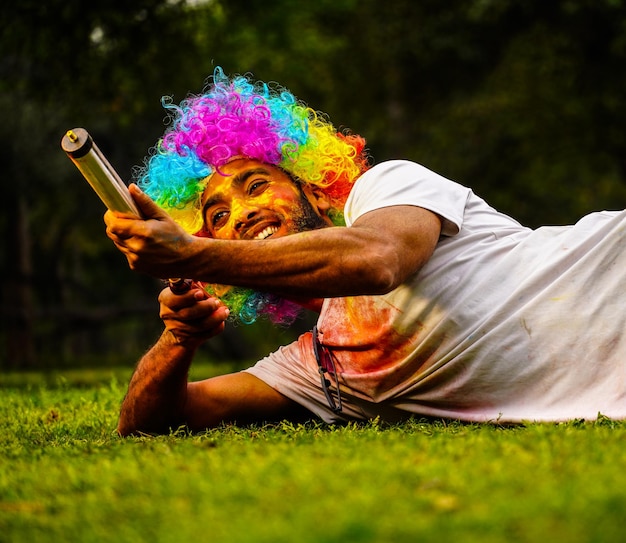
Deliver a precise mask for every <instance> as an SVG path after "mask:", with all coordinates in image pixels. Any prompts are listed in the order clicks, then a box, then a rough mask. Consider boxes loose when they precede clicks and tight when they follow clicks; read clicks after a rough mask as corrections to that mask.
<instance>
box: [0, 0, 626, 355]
mask: <svg viewBox="0 0 626 543" xmlns="http://www.w3.org/2000/svg"><path fill="white" fill-rule="evenodd" d="M0 23H1V24H2V28H3V32H2V34H1V36H0V75H1V77H0V106H1V107H2V110H3V111H4V112H5V115H4V118H3V123H2V125H0V142H1V143H2V145H0V158H1V159H2V161H3V166H4V176H5V179H6V180H9V181H8V182H6V183H5V184H4V185H3V187H4V198H3V201H2V206H3V213H2V214H1V215H0V232H1V233H2V237H3V239H4V240H6V241H5V247H4V250H3V251H1V252H0V275H1V277H2V288H3V292H2V315H3V326H2V330H1V331H0V341H1V342H2V343H3V345H4V346H5V353H4V354H3V355H2V357H1V358H0V365H1V366H3V367H11V366H14V367H25V366H27V365H31V366H34V365H38V366H45V365H47V366H49V367H58V366H63V365H68V364H76V363H77V360H80V359H83V360H84V361H85V363H86V361H90V363H93V360H94V355H98V356H100V355H103V356H105V357H111V356H116V357H117V360H118V361H120V360H122V359H123V360H128V361H129V362H130V361H132V360H133V359H134V358H136V356H137V354H138V353H139V352H140V351H141V350H142V349H143V348H145V346H146V345H147V344H148V343H149V342H150V341H151V340H152V339H153V338H154V337H156V334H157V333H158V330H159V326H160V325H159V322H158V318H157V316H156V314H155V297H156V293H157V292H158V290H159V284H158V282H155V281H153V280H151V279H148V278H146V277H144V276H139V275H136V274H132V273H130V272H129V271H128V268H127V267H126V264H125V262H124V261H123V258H122V257H121V255H120V254H119V253H118V252H117V251H116V250H115V248H114V247H113V246H112V244H111V243H110V242H109V241H108V239H107V238H106V236H105V235H104V231H103V225H102V219H101V217H102V213H103V208H102V205H101V204H100V202H99V201H98V200H97V198H96V197H95V195H94V194H93V193H92V191H91V189H90V188H89V187H88V186H87V184H86V183H85V182H84V181H83V180H82V178H81V177H80V175H79V174H78V172H77V171H75V169H74V168H73V167H72V165H71V164H70V163H69V161H68V160H67V159H66V157H64V156H63V153H62V152H61V151H60V149H59V145H58V144H59V141H60V139H61V136H62V135H63V133H64V132H65V131H66V130H67V129H68V128H73V127H75V126H84V127H86V128H87V129H88V130H89V131H90V132H91V133H92V135H93V136H94V139H95V140H96V142H97V144H98V145H99V146H100V148H101V149H102V150H103V152H104V153H105V155H107V157H108V158H109V160H110V161H111V163H112V164H113V165H114V166H115V167H116V169H117V170H118V171H119V172H120V174H121V176H122V177H123V178H124V179H129V178H130V177H131V171H132V168H133V166H135V165H137V164H139V163H141V160H142V157H143V156H145V155H146V152H147V149H148V148H149V147H150V146H152V145H153V144H154V143H155V142H156V140H157V139H158V137H159V136H160V134H161V133H162V131H163V117H164V112H163V110H162V108H161V107H160V104H159V100H160V98H161V96H163V95H168V96H172V97H173V99H174V101H176V102H178V101H180V100H181V99H183V98H184V97H185V96H186V95H187V93H188V92H198V91H200V90H201V89H202V86H203V84H204V81H205V79H206V77H207V76H209V75H210V74H211V73H212V71H213V69H214V67H215V65H218V64H219V65H222V66H223V67H224V69H225V70H226V72H228V73H236V72H239V73H243V72H252V73H253V74H254V76H255V77H257V78H259V79H263V80H270V81H272V80H273V81H279V82H280V83H281V84H283V85H285V86H286V87H288V88H290V89H291V90H292V91H293V92H294V93H295V94H296V95H297V96H299V97H300V98H302V99H303V100H305V101H307V102H308V103H309V104H310V105H312V106H313V107H314V108H316V109H319V110H322V111H325V112H327V113H329V114H330V117H331V119H332V120H333V122H334V123H335V125H336V126H338V127H349V128H351V129H353V130H354V131H355V132H358V133H361V134H363V135H364V136H365V137H366V138H367V139H368V141H369V146H370V149H371V151H372V154H373V156H374V158H375V160H377V161H381V160H385V159H387V158H397V157H403V158H410V159H413V160H416V161H418V162H421V163H423V164H425V165H426V166H428V167H431V168H432V169H435V170H437V171H439V172H440V173H442V174H444V175H446V176H448V177H451V178H453V179H455V180H457V181H459V182H461V183H463V184H465V185H469V186H471V187H472V188H473V189H474V190H475V192H477V193H478V194H480V195H481V196H484V197H486V199H487V200H488V201H489V202H490V203H492V204H493V205H495V206H496V207H497V208H499V209H501V210H503V211H505V212H507V213H510V214H512V215H513V216H515V217H516V218H518V219H519V220H520V221H521V222H522V223H525V224H528V225H530V226H538V225H540V224H545V223H549V224H557V223H569V222H572V221H575V220H577V218H578V217H580V216H581V215H583V214H584V213H586V212H588V211H590V210H595V209H602V208H613V209H619V208H623V207H624V205H625V202H626V179H625V177H626V161H625V158H624V157H625V151H626V135H625V133H624V130H623V127H624V126H625V125H626V106H624V101H623V100H622V89H623V88H624V83H625V82H626V81H625V80H624V78H625V77H626V75H625V72H624V70H622V69H621V68H622V66H623V65H624V62H625V61H626V40H625V38H624V36H626V32H624V30H625V26H626V3H625V2H623V1H622V0H595V1H591V0H567V1H557V0H531V1H528V0H497V1H496V0H469V1H467V0H450V1H448V2H438V1H436V0H421V1H420V2H414V1H413V0H388V1H386V2H379V1H376V0H361V1H359V2H356V1H355V0H315V1H312V0H311V1H305V2H296V1H295V0H273V1H272V2H270V3H269V4H268V2H266V1H260V0H229V1H225V0H204V1H202V0H201V1H193V2H192V1H186V0H138V1H136V2H127V3H123V4H119V3H112V2H106V1H103V0H99V1H96V2H89V3H85V2H79V1H78V0H63V1H61V0H47V1H46V2H36V1H34V0H22V1H20V2H18V3H14V4H12V5H11V6H9V7H7V8H6V9H3V10H2V12H1V13H0ZM238 333H239V331H237V330H234V331H232V332H231V337H230V338H229V337H227V336H225V337H224V339H221V338H220V339H217V340H216V341H215V342H214V344H215V347H214V350H215V351H216V352H219V353H223V352H226V353H229V354H230V355H235V354H236V355H237V356H240V357H246V358H250V359H251V358H255V357H257V356H261V355H263V354H265V351H264V350H261V349H255V348H246V349H241V348H238V349H237V352H236V353H235V351H234V350H233V345H240V344H241V343H242V342H241V341H238V340H234V341H233V340H232V336H234V335H237V334H238ZM264 335H265V331H264V330H260V331H259V332H257V333H256V337H257V338H262V337H264ZM292 337H293V336H292ZM253 339H254V338H253ZM263 349H265V345H264V347H263Z"/></svg>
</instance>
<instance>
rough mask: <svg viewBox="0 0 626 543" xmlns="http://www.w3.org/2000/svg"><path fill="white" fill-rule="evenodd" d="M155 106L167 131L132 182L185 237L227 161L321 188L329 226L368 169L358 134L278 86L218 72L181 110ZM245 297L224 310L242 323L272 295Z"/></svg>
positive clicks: (197, 230)
mask: <svg viewBox="0 0 626 543" xmlns="http://www.w3.org/2000/svg"><path fill="white" fill-rule="evenodd" d="M162 104H163V107H164V108H165V109H166V110H167V111H168V115H169V121H170V126H169V127H168V128H167V130H166V131H165V134H164V135H163V137H162V139H161V140H160V141H159V142H158V143H157V145H156V146H155V147H154V148H153V149H151V150H150V153H149V155H148V157H147V158H146V160H145V161H144V165H143V167H141V168H138V169H137V170H136V171H135V172H134V179H135V181H136V182H137V184H138V185H139V186H140V187H141V188H142V190H143V191H144V192H145V193H146V194H148V195H149V196H150V197H151V198H152V199H153V200H155V201H156V203H157V204H158V205H159V206H161V207H162V208H163V209H165V210H166V211H167V212H168V213H169V214H170V215H171V216H172V218H173V219H174V220H175V221H176V222H178V223H179V224H180V225H181V226H182V227H183V228H184V229H185V230H186V231H187V232H189V233H191V234H195V235H203V217H202V212H201V204H200V201H201V197H202V193H203V191H204V189H205V187H206V184H207V181H208V178H209V177H210V176H211V174H212V173H214V172H216V171H218V172H219V171H220V168H221V167H222V166H224V165H225V164H227V163H228V162H229V161H230V160H233V159H234V158H237V157H246V158H251V159H256V160H259V161H261V162H264V163H266V164H271V165H274V166H278V167H280V168H282V169H283V170H284V171H285V172H287V173H288V174H289V175H290V176H291V177H292V178H294V179H299V180H301V181H303V182H304V183H308V184H311V185H315V186H318V187H320V188H321V189H322V190H323V191H324V193H325V194H326V195H327V196H328V197H329V199H330V202H331V211H330V213H329V215H330V216H331V218H332V220H333V222H335V223H336V224H339V223H341V222H342V220H343V214H342V212H343V207H344V205H345V202H346V198H347V197H348V194H349V192H350V189H351V187H352V184H353V183H354V181H356V179H357V178H358V177H359V176H360V175H361V174H362V173H363V172H364V171H366V170H367V169H368V167H369V158H368V155H367V152H366V150H365V140H364V139H363V138H362V137H361V136H358V135H354V134H349V133H340V132H338V131H337V130H336V129H335V128H334V127H333V125H332V124H331V123H330V121H329V120H328V118H327V117H326V115H324V114H322V113H319V112H316V111H314V110H313V109H311V108H310V107H308V106H307V105H306V104H305V103H303V102H301V101H299V100H297V99H296V97H295V96H294V95H293V94H292V93H291V92H289V91H288V90H287V89H285V88H283V87H281V86H280V85H278V84H271V85H270V84H267V83H264V82H260V81H259V82H255V81H253V80H251V78H250V77H248V76H242V75H236V76H233V77H232V78H231V77H227V76H226V75H225V74H224V71H223V70H222V69H221V68H219V67H218V68H216V69H215V71H214V73H213V76H212V77H211V78H209V80H208V84H207V86H206V87H205V89H204V91H203V94H200V95H190V96H189V97H188V98H187V99H185V100H183V101H182V102H181V103H180V105H174V104H173V103H172V100H171V99H170V98H167V97H164V98H163V99H162ZM218 290H219V289H218ZM237 290H241V289H237ZM247 292H249V294H248V295H246V296H243V297H242V296H241V295H240V294H237V296H236V298H237V300H238V301H237V303H235V304H234V305H236V306H240V307H238V308H237V307H234V308H233V307H231V312H232V310H233V309H234V310H235V313H239V314H240V316H243V315H242V311H243V312H244V313H246V312H247V314H248V316H246V317H245V318H244V319H242V320H244V321H250V320H254V319H256V316H254V315H255V314H256V313H258V311H256V310H254V309H251V308H252V306H253V305H254V306H255V307H256V306H259V307H260V306H262V305H264V304H265V305H267V303H268V302H267V299H273V298H274V297H272V296H270V297H269V298H268V296H266V295H263V294H261V293H255V292H254V291H247ZM222 299H225V297H224V296H222ZM252 299H257V300H259V299H262V300H265V301H262V300H261V301H258V303H257V302H254V303H252V302H250V300H252ZM226 303H227V305H228V302H226ZM269 303H270V305H271V304H272V302H269ZM231 305H232V304H231ZM246 308H247V309H246ZM271 313H272V314H274V313H276V311H275V310H272V311H271ZM278 313H285V311H278ZM273 320H281V319H276V318H274V319H273Z"/></svg>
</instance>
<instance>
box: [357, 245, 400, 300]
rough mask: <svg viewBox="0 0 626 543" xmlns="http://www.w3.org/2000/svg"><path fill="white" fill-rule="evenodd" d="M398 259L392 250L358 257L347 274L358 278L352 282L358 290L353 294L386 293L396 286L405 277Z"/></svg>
mask: <svg viewBox="0 0 626 543" xmlns="http://www.w3.org/2000/svg"><path fill="white" fill-rule="evenodd" d="M398 260H399V259H398V258H397V257H396V255H395V254H394V253H393V252H392V251H379V252H377V253H375V254H372V252H369V254H368V256H367V257H366V258H359V259H358V261H357V262H355V263H354V266H353V272H352V273H351V274H350V275H349V276H351V277H354V278H358V280H357V281H355V282H354V283H353V285H354V286H355V287H356V289H357V290H358V291H357V292H354V293H353V295H361V294H365V295H367V294H372V295H379V294H387V293H388V292H391V291H392V290H393V289H395V288H396V287H398V286H399V285H400V284H401V283H402V282H403V281H404V279H405V278H406V277H405V274H403V273H402V270H401V266H400V264H399V262H398Z"/></svg>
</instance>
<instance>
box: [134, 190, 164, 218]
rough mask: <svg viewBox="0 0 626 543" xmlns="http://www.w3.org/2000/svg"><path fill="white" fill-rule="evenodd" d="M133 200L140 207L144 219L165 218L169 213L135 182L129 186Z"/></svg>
mask: <svg viewBox="0 0 626 543" xmlns="http://www.w3.org/2000/svg"><path fill="white" fill-rule="evenodd" d="M128 190H129V191H130V194H131V196H132V197H133V200H134V201H135V203H136V204H137V206H138V207H139V211H140V212H141V215H142V217H143V218H144V219H156V220H165V219H169V215H168V214H167V213H166V212H165V211H163V210H162V209H161V208H160V207H159V206H158V205H156V203H155V202H154V200H152V198H150V197H149V196H148V195H147V194H146V193H145V192H143V191H142V190H141V189H140V188H139V187H138V186H137V185H136V184H135V183H131V185H130V186H129V187H128Z"/></svg>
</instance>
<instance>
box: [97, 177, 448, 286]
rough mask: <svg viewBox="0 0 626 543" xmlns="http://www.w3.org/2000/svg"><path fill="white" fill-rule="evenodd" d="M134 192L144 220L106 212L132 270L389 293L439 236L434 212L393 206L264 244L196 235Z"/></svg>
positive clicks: (229, 281) (244, 282) (422, 260)
mask: <svg viewBox="0 0 626 543" xmlns="http://www.w3.org/2000/svg"><path fill="white" fill-rule="evenodd" d="M131 193H132V195H133V197H134V199H135V201H136V202H137V204H138V206H139V207H140V208H141V210H142V214H143V216H144V217H146V218H147V220H138V219H132V218H130V217H124V216H120V215H116V214H113V213H111V212H108V213H107V214H106V215H105V221H106V223H107V227H108V228H107V233H108V235H109V237H111V239H113V241H114V242H115V244H116V245H117V246H118V248H119V249H120V250H121V251H122V252H123V253H124V255H125V256H126V258H127V260H128V262H129V265H130V267H131V268H132V269H135V270H138V271H142V272H145V273H149V274H151V275H154V276H157V277H191V278H194V279H197V280H201V281H206V282H209V283H218V284H227V285H237V286H246V287H249V288H253V289H256V290H262V291H267V292H275V293H277V294H281V295H284V296H296V297H297V296H311V297H320V298H327V297H333V296H347V295H360V294H381V293H385V292H388V291H390V290H392V289H393V288H395V287H396V286H397V285H399V284H400V283H402V282H403V281H404V280H406V279H407V277H408V276H409V275H411V274H413V273H415V272H416V271H417V270H419V269H420V268H421V267H422V266H423V265H424V264H425V263H426V262H427V261H428V259H429V258H430V256H431V255H432V252H433V251H434V249H435V246H436V244H437V242H438V240H439V235H440V233H441V220H440V218H439V217H438V216H437V215H436V214H434V213H432V212H430V211H428V210H426V209H423V208H420V207H416V206H393V207H386V208H382V209H378V210H375V211H371V212H370V213H367V214H365V215H363V216H362V217H360V218H359V219H358V220H357V221H356V222H355V223H354V225H353V226H352V227H350V228H341V227H331V228H323V229H320V230H314V231H309V232H302V233H299V234H293V235H290V236H285V237H281V238H277V239H271V238H270V239H267V240H263V241H240V240H237V241H230V240H217V239H208V238H198V237H195V236H190V235H188V234H186V233H185V232H184V231H183V230H182V229H181V228H180V227H179V226H178V225H177V224H176V223H175V222H174V221H173V220H172V219H171V218H170V217H169V216H168V215H167V214H166V213H165V212H163V211H162V210H161V209H160V208H159V207H158V206H156V204H154V202H152V200H150V198H148V197H147V196H146V195H145V194H143V193H142V192H141V191H139V190H138V189H137V187H136V186H134V185H132V186H131Z"/></svg>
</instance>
